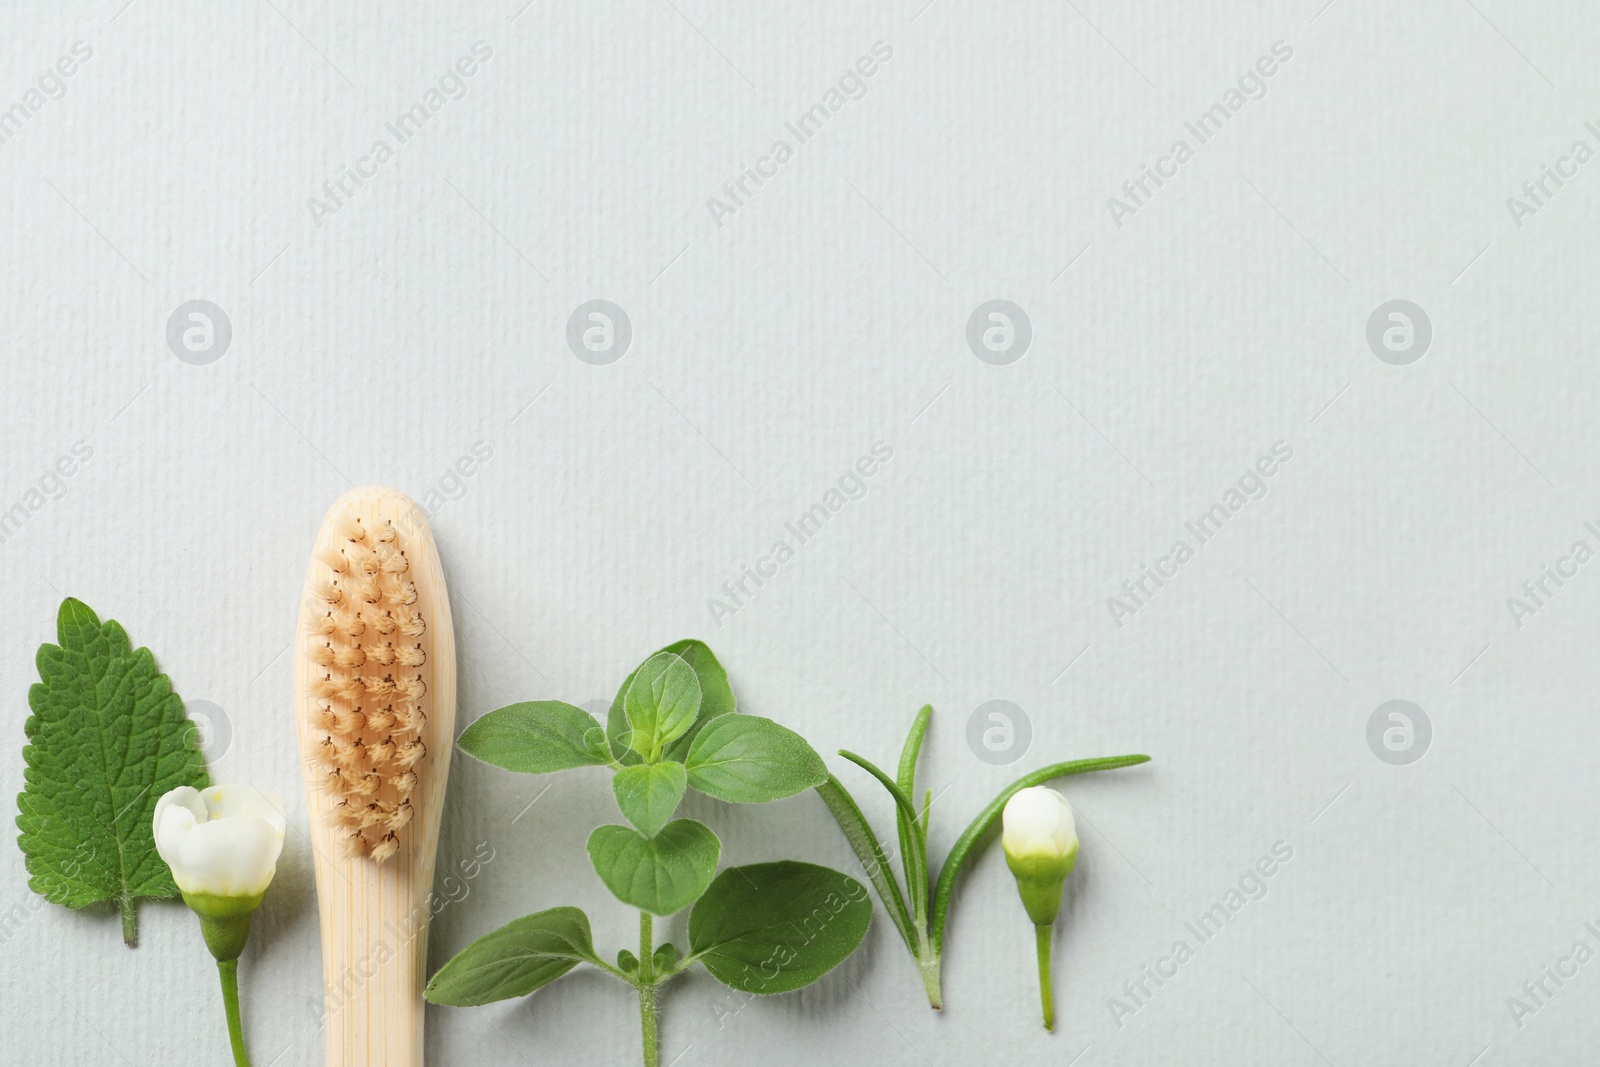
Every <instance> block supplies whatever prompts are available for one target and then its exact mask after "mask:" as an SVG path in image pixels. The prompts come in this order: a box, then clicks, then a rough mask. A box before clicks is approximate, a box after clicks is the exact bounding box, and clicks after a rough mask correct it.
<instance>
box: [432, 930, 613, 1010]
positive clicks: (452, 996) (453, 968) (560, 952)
mask: <svg viewBox="0 0 1600 1067" xmlns="http://www.w3.org/2000/svg"><path fill="white" fill-rule="evenodd" d="M599 962H600V961H599V959H598V958H597V957H596V956H595V952H594V944H593V942H592V941H591V940H590V937H589V917H588V916H587V915H585V914H584V913H583V912H582V910H580V909H578V908H551V909H550V910H548V911H539V912H534V913H533V914H532V915H524V916H523V917H522V918H520V919H515V920H513V921H512V922H509V923H507V924H506V925H504V926H502V927H501V928H500V929H498V930H496V931H495V932H494V933H492V934H484V935H483V936H482V937H480V938H478V940H476V941H474V942H473V943H472V944H470V945H468V946H467V947H466V948H464V949H462V950H461V951H460V952H458V953H456V955H455V956H454V958H452V959H451V960H450V962H449V963H446V964H445V965H444V966H443V967H440V968H439V970H438V971H437V972H436V973H435V974H434V976H433V979H432V980H431V981H430V982H428V987H427V988H426V989H424V990H423V991H422V995H423V996H424V997H426V998H427V999H428V1000H430V1001H432V1002H433V1003H435V1004H450V1005H454V1006H457V1007H467V1006H470V1005H476V1004H488V1003H490V1002H491V1001H496V1000H505V999H507V998H509V997H521V996H526V995H527V994H529V993H532V992H533V991H534V990H535V989H538V988H539V987H540V986H546V985H549V984H550V983H551V982H554V981H555V980H556V979H557V978H560V977H561V976H562V975H564V974H566V973H567V972H568V971H570V970H572V968H574V967H576V966H577V965H578V964H580V963H594V964H598V963H599Z"/></svg>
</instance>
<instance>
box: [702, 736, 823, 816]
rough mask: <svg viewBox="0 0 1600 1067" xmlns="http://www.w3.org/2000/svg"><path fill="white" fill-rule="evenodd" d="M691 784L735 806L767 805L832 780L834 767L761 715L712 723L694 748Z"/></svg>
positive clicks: (799, 738)
mask: <svg viewBox="0 0 1600 1067" xmlns="http://www.w3.org/2000/svg"><path fill="white" fill-rule="evenodd" d="M685 765H686V767H687V768H688V771H689V784H690V785H692V786H694V787H695V788H696V789H698V790H699V791H700V792H702V793H704V794H706V795H707V796H712V797H716V798H717V799H718V800H726V801H729V802H731V803H734V804H763V803H765V802H767V801H769V800H777V799H779V798H780V797H790V796H794V795H795V794H796V793H800V792H803V791H805V790H807V789H810V788H812V787H813V786H818V785H821V784H822V783H823V782H826V781H827V780H828V767H827V765H826V764H824V763H823V762H822V757H821V756H819V755H817V753H816V751H815V750H814V749H812V747H811V746H810V745H809V744H807V743H806V740H805V738H803V737H801V736H800V735H799V734H797V733H795V732H794V731H793V730H790V729H788V728H786V727H783V726H779V725H778V724H777V723H775V722H773V721H772V720H771V719H763V718H761V717H760V716H759V715H728V716H724V717H723V718H720V719H713V720H712V721H711V722H709V723H707V724H706V725H705V727H704V728H703V729H701V731H700V733H699V734H698V735H697V736H696V737H695V739H694V744H693V745H691V746H689V754H688V759H687V762H686V764H685Z"/></svg>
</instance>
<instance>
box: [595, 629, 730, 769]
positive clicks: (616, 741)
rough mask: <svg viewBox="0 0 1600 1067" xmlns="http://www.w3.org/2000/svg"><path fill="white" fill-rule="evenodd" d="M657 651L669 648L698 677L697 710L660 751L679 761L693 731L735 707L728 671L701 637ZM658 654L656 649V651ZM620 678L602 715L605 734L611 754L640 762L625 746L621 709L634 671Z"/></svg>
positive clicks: (626, 733)
mask: <svg viewBox="0 0 1600 1067" xmlns="http://www.w3.org/2000/svg"><path fill="white" fill-rule="evenodd" d="M661 652H671V653H673V654H674V655H676V656H680V657H682V659H683V661H684V662H685V663H687V664H688V665H689V667H690V669H691V670H693V671H694V674H695V677H696V678H698V679H699V680H700V714H699V716H698V717H697V718H696V719H695V721H694V725H692V726H690V727H689V729H688V730H687V731H686V732H685V733H684V735H683V736H682V737H680V738H678V739H677V740H676V741H674V742H672V744H670V745H668V746H667V747H666V749H665V750H664V751H663V752H662V755H663V756H665V757H666V758H667V759H670V760H677V761H678V762H679V763H682V762H683V761H684V759H685V758H687V757H688V755H689V746H690V745H691V744H693V743H694V738H695V734H697V733H698V732H699V731H700V730H701V728H703V727H704V726H705V725H706V724H707V723H709V722H710V721H711V720H712V719H715V718H716V717H718V716H719V715H731V714H733V712H734V711H735V710H737V709H736V708H735V707H734V701H733V687H732V686H730V685H729V684H728V672H727V671H725V670H723V668H722V664H721V663H720V662H718V660H717V655H716V653H714V652H712V651H711V649H710V647H708V646H707V645H706V643H705V642H704V641H697V640H694V639H693V638H690V639H687V640H683V641H674V642H673V643H672V644H670V645H668V646H667V647H666V648H663V649H661ZM657 655H660V652H658V653H657ZM637 673H638V671H637V670H635V671H634V672H633V674H630V675H628V677H627V678H626V679H625V680H624V681H623V683H622V688H620V689H618V690H617V696H616V699H614V700H613V701H612V702H611V713H610V715H608V716H607V718H606V736H607V737H608V738H609V739H610V741H611V754H612V756H614V757H615V758H616V759H618V760H620V761H621V762H623V763H626V764H633V763H638V762H640V758H639V754H638V753H637V752H635V751H633V749H632V748H630V747H629V746H628V739H629V735H630V733H631V731H630V730H629V727H628V716H627V715H626V714H625V713H624V711H623V709H622V700H623V697H625V696H626V695H627V692H628V687H629V686H631V685H632V684H633V677H634V674H637Z"/></svg>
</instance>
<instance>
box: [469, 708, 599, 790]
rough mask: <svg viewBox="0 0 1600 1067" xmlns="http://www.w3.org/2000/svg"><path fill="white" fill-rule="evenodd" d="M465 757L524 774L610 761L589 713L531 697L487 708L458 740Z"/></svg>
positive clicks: (594, 721)
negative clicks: (496, 707)
mask: <svg viewBox="0 0 1600 1067" xmlns="http://www.w3.org/2000/svg"><path fill="white" fill-rule="evenodd" d="M456 744H457V745H458V746H459V747H460V748H461V751H463V752H465V753H466V754H467V755H469V756H475V757H477V758H478V759H481V760H483V761H484V762H485V763H492V764H494V765H495V766H496V767H504V768H505V769H506V770H508V771H520V772H522V773H523V774H545V773H548V772H550V771H564V770H568V769H570V768H573V767H592V766H596V765H601V764H606V763H610V762H611V760H610V758H609V755H608V752H607V749H606V738H605V731H604V730H603V729H601V727H600V723H599V722H598V721H597V720H596V719H595V717H594V716H593V715H590V714H589V713H588V712H587V711H584V710H583V709H582V708H578V707H574V706H573V705H571V704H566V703H563V702H561V701H559V700H530V701H526V702H524V703H521V704H511V705H508V706H507V707H503V708H498V709H496V710H495V711H491V712H487V713H485V714H484V715H483V716H481V717H480V718H479V719H478V721H476V722H474V723H473V724H472V725H471V726H469V727H467V728H466V729H465V730H463V731H462V732H461V738H460V739H459V740H458V741H457V742H456Z"/></svg>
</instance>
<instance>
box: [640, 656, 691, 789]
mask: <svg viewBox="0 0 1600 1067" xmlns="http://www.w3.org/2000/svg"><path fill="white" fill-rule="evenodd" d="M622 712H623V715H624V716H625V717H626V718H627V720H628V729H629V730H630V731H631V736H630V737H629V739H628V744H629V747H631V748H632V749H633V750H634V751H635V752H637V753H638V754H639V755H640V756H642V757H644V759H645V761H646V762H652V763H653V762H655V761H656V760H657V759H659V758H660V756H661V750H662V749H663V748H665V747H666V746H667V745H669V744H671V743H672V742H673V741H676V740H677V739H678V738H680V737H682V736H683V735H684V733H686V732H687V731H688V729H689V727H691V726H693V725H694V720H695V717H696V716H697V715H699V713H700V679H699V678H698V677H696V676H695V673H694V668H693V667H690V666H689V663H688V661H687V660H685V659H684V658H683V657H682V656H680V655H678V654H676V653H674V652H657V653H656V654H655V655H653V656H651V657H650V658H649V659H647V660H645V661H644V662H643V663H641V664H640V665H639V669H638V670H636V671H634V673H633V680H632V681H631V682H629V683H628V688H627V691H626V692H624V693H623V696H622Z"/></svg>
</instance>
